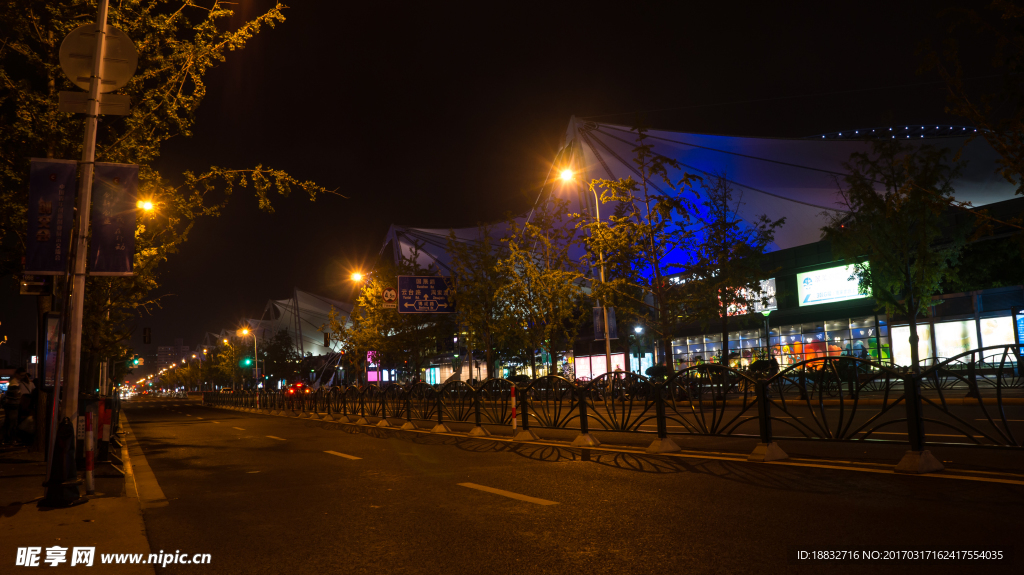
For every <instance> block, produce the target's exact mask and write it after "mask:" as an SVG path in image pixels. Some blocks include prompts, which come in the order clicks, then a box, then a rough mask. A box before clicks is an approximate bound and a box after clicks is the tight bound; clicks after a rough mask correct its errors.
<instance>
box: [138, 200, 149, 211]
mask: <svg viewBox="0 0 1024 575" xmlns="http://www.w3.org/2000/svg"><path fill="white" fill-rule="evenodd" d="M135 207H137V208H139V209H140V210H143V211H146V212H148V211H150V210H152V209H153V202H151V201H149V200H139V201H137V202H135Z"/></svg>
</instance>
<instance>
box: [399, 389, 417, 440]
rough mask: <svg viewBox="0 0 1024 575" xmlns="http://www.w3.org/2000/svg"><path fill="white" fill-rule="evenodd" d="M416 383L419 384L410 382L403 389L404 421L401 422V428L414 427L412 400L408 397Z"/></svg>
mask: <svg viewBox="0 0 1024 575" xmlns="http://www.w3.org/2000/svg"><path fill="white" fill-rule="evenodd" d="M417 385H419V384H417V383H413V384H410V385H409V387H408V388H407V389H405V390H403V392H404V393H405V423H403V424H402V429H407V430H408V429H416V424H415V423H413V422H412V400H411V399H409V398H410V396H412V390H413V389H415V387H416V386H417Z"/></svg>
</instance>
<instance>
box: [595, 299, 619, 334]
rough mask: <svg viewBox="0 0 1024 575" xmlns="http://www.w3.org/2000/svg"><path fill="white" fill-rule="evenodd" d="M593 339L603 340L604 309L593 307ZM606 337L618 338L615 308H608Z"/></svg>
mask: <svg viewBox="0 0 1024 575" xmlns="http://www.w3.org/2000/svg"><path fill="white" fill-rule="evenodd" d="M594 339H599V340H601V341H604V309H603V308H600V307H595V308H594ZM608 339H619V329H618V326H617V325H616V324H615V308H613V307H609V308H608Z"/></svg>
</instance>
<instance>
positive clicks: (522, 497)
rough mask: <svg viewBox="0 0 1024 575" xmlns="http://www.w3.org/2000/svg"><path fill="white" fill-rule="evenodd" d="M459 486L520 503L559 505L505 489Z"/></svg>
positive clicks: (469, 484) (462, 484) (463, 484)
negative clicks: (516, 500) (508, 498)
mask: <svg viewBox="0 0 1024 575" xmlns="http://www.w3.org/2000/svg"><path fill="white" fill-rule="evenodd" d="M458 485H460V486H462V487H468V488H470V489H477V490H479V491H486V492H487V493H493V494H495V495H501V496H502V497H510V498H512V499H518V500H520V501H526V502H529V503H536V504H537V505H558V502H557V501H548V500H547V499H539V498H537V497H530V496H529V495H521V494H519V493H513V492H511V491H505V490H504V489H495V488H494V487H487V486H486V485H477V484H476V483H459V484H458Z"/></svg>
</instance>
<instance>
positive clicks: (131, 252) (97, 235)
mask: <svg viewBox="0 0 1024 575" xmlns="http://www.w3.org/2000/svg"><path fill="white" fill-rule="evenodd" d="M138 192H139V167H138V166H137V165H135V164H105V163H102V162H97V163H96V170H95V175H94V176H93V180H92V206H93V207H92V237H91V239H90V241H89V275H92V276H130V275H132V274H133V273H134V272H133V264H134V260H135V214H136V210H137V208H136V205H135V203H136V198H137V196H138Z"/></svg>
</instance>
